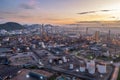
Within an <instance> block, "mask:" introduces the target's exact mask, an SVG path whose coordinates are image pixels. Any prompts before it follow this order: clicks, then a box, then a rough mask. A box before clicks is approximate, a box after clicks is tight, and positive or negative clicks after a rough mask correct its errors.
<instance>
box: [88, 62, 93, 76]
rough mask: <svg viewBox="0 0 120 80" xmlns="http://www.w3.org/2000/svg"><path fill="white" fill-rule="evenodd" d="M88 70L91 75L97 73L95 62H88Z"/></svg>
mask: <svg viewBox="0 0 120 80" xmlns="http://www.w3.org/2000/svg"><path fill="white" fill-rule="evenodd" d="M87 69H88V72H89V73H90V74H94V73H95V62H94V61H90V62H87Z"/></svg>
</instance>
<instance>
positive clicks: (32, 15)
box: [0, 0, 120, 24]
mask: <svg viewBox="0 0 120 80" xmlns="http://www.w3.org/2000/svg"><path fill="white" fill-rule="evenodd" d="M119 14H120V0H106V1H102V0H99V1H98V0H1V1H0V23H4V22H9V21H10V22H11V21H14V22H20V23H28V24H32V23H38V24H40V23H43V24H46V23H49V24H76V23H78V22H80V21H117V20H119V17H120V15H119Z"/></svg>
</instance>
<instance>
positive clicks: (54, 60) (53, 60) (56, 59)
mask: <svg viewBox="0 0 120 80" xmlns="http://www.w3.org/2000/svg"><path fill="white" fill-rule="evenodd" d="M67 62H69V59H68V58H66V56H63V57H61V58H55V59H49V63H50V64H54V63H55V64H63V63H67Z"/></svg>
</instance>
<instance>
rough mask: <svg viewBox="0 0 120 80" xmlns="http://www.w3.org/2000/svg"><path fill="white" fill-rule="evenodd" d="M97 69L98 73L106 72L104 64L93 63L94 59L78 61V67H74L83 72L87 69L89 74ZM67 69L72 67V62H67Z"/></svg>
mask: <svg viewBox="0 0 120 80" xmlns="http://www.w3.org/2000/svg"><path fill="white" fill-rule="evenodd" d="M96 68H97V71H98V72H99V73H103V74H104V73H106V72H107V71H106V65H102V64H97V65H96V64H95V61H93V60H91V61H90V62H87V63H85V62H84V61H80V68H79V69H76V71H77V72H78V71H80V72H85V71H86V70H87V71H88V73H90V74H94V73H95V71H96ZM69 69H71V70H72V69H74V64H69Z"/></svg>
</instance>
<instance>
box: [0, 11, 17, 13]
mask: <svg viewBox="0 0 120 80" xmlns="http://www.w3.org/2000/svg"><path fill="white" fill-rule="evenodd" d="M0 14H15V12H10V11H0Z"/></svg>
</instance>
